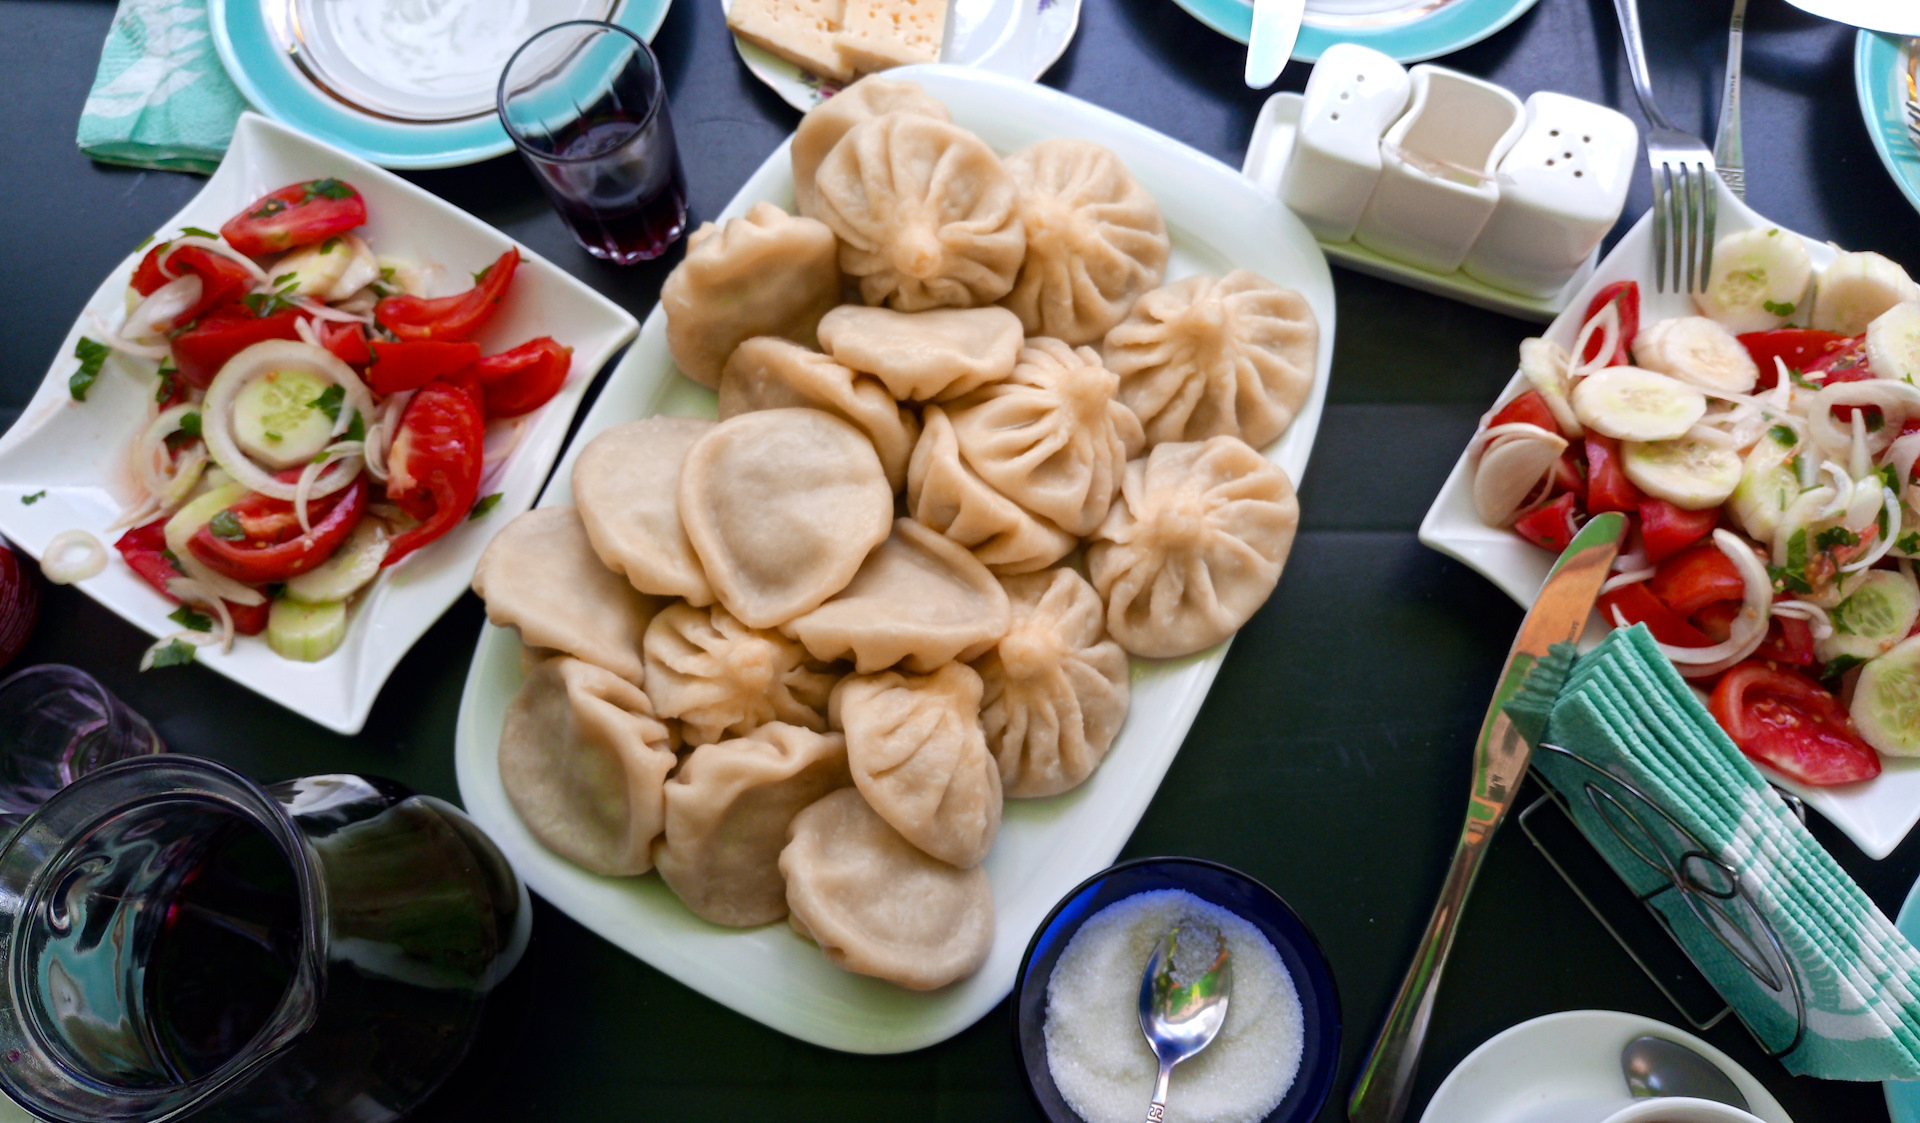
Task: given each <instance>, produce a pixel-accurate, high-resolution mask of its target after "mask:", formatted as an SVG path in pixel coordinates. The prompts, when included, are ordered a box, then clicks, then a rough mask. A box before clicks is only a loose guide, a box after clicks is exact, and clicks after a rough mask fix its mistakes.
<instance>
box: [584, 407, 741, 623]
mask: <svg viewBox="0 0 1920 1123" xmlns="http://www.w3.org/2000/svg"><path fill="white" fill-rule="evenodd" d="M711 428H713V422H711V421H708V420H706V419H704V418H697V417H649V418H647V419H646V420H644V421H629V422H627V423H626V424H624V425H615V426H614V427H613V428H611V429H608V430H607V431H605V432H603V433H601V434H600V435H599V436H597V437H595V438H593V439H592V440H591V441H588V442H587V447H585V448H583V449H581V450H580V456H579V458H578V459H576V460H575V461H574V462H573V501H574V502H575V503H576V504H578V505H579V509H580V521H581V522H582V523H583V524H585V526H586V530H587V540H588V541H590V542H591V543H592V544H593V549H594V552H595V553H596V554H598V555H599V556H600V560H601V561H602V562H604V563H606V565H607V568H609V569H612V570H614V571H616V572H618V573H624V574H626V577H627V580H628V581H629V582H631V583H632V585H633V587H634V588H636V589H639V590H640V591H641V592H645V593H655V594H658V595H660V596H664V597H681V598H684V599H685V600H686V602H687V603H688V604H695V605H703V604H712V603H713V590H712V589H711V588H710V587H708V585H707V575H706V572H705V571H704V570H702V569H701V568H700V559H699V557H698V556H696V555H695V554H694V552H693V546H692V544H690V543H689V542H688V541H687V532H686V531H685V530H684V529H683V528H682V527H681V525H680V502H679V496H680V489H679V487H678V486H677V485H678V484H679V482H680V465H681V463H682V462H684V461H685V460H686V458H687V450H688V449H690V448H692V447H693V442H695V441H697V440H699V439H700V438H701V436H703V435H704V434H705V433H706V431H707V430H709V429H711Z"/></svg>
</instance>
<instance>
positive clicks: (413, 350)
mask: <svg viewBox="0 0 1920 1123" xmlns="http://www.w3.org/2000/svg"><path fill="white" fill-rule="evenodd" d="M369 346H370V347H371V348H372V350H373V365H372V366H369V367H368V368H367V385H368V386H369V387H371V388H372V389H373V392H374V393H376V394H398V393H400V392H401V391H403V390H418V389H419V388H420V387H422V386H425V385H426V384H427V383H429V382H432V381H433V380H434V379H436V378H439V377H441V376H442V375H448V374H452V373H454V372H455V371H459V370H464V369H465V368H467V367H469V366H471V365H473V362H474V360H476V359H478V358H479V357H480V345H479V344H478V343H467V342H462V341H455V340H439V339H403V340H401V341H399V342H398V343H387V342H384V341H382V340H375V341H374V342H373V343H371V344H369Z"/></svg>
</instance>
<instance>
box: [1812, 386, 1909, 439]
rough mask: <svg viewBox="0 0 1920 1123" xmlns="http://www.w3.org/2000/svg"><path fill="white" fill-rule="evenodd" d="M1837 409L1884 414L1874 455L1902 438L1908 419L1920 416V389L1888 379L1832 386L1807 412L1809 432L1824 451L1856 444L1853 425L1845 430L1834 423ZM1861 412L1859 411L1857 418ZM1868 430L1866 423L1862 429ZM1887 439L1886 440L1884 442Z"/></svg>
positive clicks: (1876, 435) (1876, 437)
mask: <svg viewBox="0 0 1920 1123" xmlns="http://www.w3.org/2000/svg"><path fill="white" fill-rule="evenodd" d="M1836 406H1872V407H1874V408H1876V409H1878V410H1879V411H1880V419H1881V425H1880V428H1879V430H1878V431H1877V432H1875V433H1873V434H1871V436H1870V437H1869V443H1870V444H1876V445H1878V447H1877V448H1874V449H1872V450H1871V451H1873V452H1874V453H1879V452H1884V451H1885V450H1886V449H1887V447H1888V446H1889V445H1891V444H1893V439H1894V438H1895V437H1897V436H1899V434H1900V427H1901V426H1902V425H1904V424H1906V420H1907V418H1908V417H1910V416H1912V415H1914V414H1916V413H1920V388H1917V387H1913V386H1909V385H1907V384H1906V383H1904V382H1895V381H1893V380H1891V379H1886V378H1875V379H1870V380H1868V381H1866V382H1830V383H1828V384H1827V385H1825V386H1823V387H1821V388H1820V392H1819V393H1817V394H1815V395H1814V396H1813V402H1812V404H1811V405H1810V406H1809V407H1808V409H1807V411H1806V416H1807V428H1808V432H1809V433H1810V434H1811V435H1812V436H1813V439H1814V443H1816V444H1818V445H1820V447H1822V448H1826V449H1831V450H1833V451H1836V452H1837V451H1839V450H1840V449H1843V448H1847V447H1848V446H1849V445H1851V444H1852V442H1853V432H1852V423H1851V421H1849V422H1848V427H1847V428H1846V429H1841V428H1840V426H1839V424H1838V423H1837V422H1835V421H1834V419H1833V410H1834V407H1836ZM1858 412H1859V411H1858V410H1855V413H1856V415H1857V414H1858ZM1862 427H1863V428H1864V423H1863V425H1862ZM1883 438H1884V439H1883Z"/></svg>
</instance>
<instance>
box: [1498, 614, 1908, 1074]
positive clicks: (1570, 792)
mask: <svg viewBox="0 0 1920 1123" xmlns="http://www.w3.org/2000/svg"><path fill="white" fill-rule="evenodd" d="M1539 672H1547V674H1546V677H1547V678H1549V679H1553V678H1557V677H1558V676H1559V674H1560V668H1559V667H1557V666H1552V667H1550V666H1549V665H1548V664H1547V663H1545V662H1543V664H1542V666H1541V667H1540V668H1539V671H1538V672H1536V673H1539ZM1527 685H1528V686H1529V687H1531V686H1532V685H1533V683H1532V682H1531V680H1529V682H1528V684H1527ZM1538 694H1539V691H1537V690H1536V691H1532V692H1531V695H1527V694H1523V696H1522V699H1528V698H1531V700H1532V701H1533V702H1534V704H1533V705H1530V706H1523V705H1519V704H1517V703H1520V702H1521V701H1522V699H1516V704H1510V709H1509V714H1510V716H1512V717H1513V718H1514V719H1515V720H1516V722H1519V721H1521V720H1522V719H1523V718H1527V719H1533V720H1537V712H1538V704H1537V695H1538ZM1545 740H1546V742H1547V743H1548V744H1551V745H1558V746H1560V747H1562V748H1564V749H1567V750H1569V751H1571V752H1572V753H1574V754H1576V755H1577V756H1578V757H1580V758H1581V759H1582V760H1584V761H1586V762H1587V763H1588V764H1590V765H1592V766H1593V767H1594V768H1597V769H1599V770H1601V771H1603V772H1605V773H1606V774H1607V775H1608V776H1611V777H1612V778H1613V779H1615V780H1619V781H1624V782H1625V783H1627V784H1630V785H1632V786H1633V787H1634V788H1635V789H1637V790H1638V791H1639V792H1640V793H1641V794H1642V795H1644V796H1645V797H1646V798H1647V799H1648V800H1649V801H1651V802H1652V803H1653V804H1654V805H1656V806H1657V807H1658V808H1659V810H1660V811H1664V812H1665V813H1666V815H1668V816H1671V817H1672V820H1673V822H1674V823H1677V824H1678V825H1679V826H1680V827H1682V828H1684V829H1685V830H1686V831H1687V832H1689V833H1690V834H1692V835H1693V837H1694V838H1696V839H1698V840H1699V841H1700V843H1701V844H1702V845H1703V846H1704V847H1705V848H1706V850H1707V851H1708V852H1709V853H1710V854H1711V855H1712V856H1713V857H1714V858H1715V859H1717V860H1718V861H1719V862H1721V863H1724V864H1725V865H1726V866H1727V867H1728V868H1730V869H1732V870H1733V871H1734V872H1735V873H1736V874H1737V875H1738V876H1739V879H1740V882H1741V884H1742V885H1743V886H1744V887H1745V888H1746V890H1747V893H1748V894H1749V896H1750V898H1751V900H1752V903H1753V908H1754V910H1755V911H1756V912H1757V914H1758V915H1759V916H1760V917H1763V918H1765V920H1766V921H1767V922H1768V924H1770V925H1771V927H1772V929H1773V931H1774V932H1775V933H1776V934H1777V935H1778V937H1779V941H1780V949H1781V951H1782V952H1784V954H1785V956H1786V958H1787V959H1788V960H1789V961H1791V963H1792V965H1793V968H1794V970H1795V973H1796V974H1797V976H1798V979H1799V990H1800V994H1801V1000H1802V1001H1803V1002H1804V1004H1805V1017H1804V1022H1805V1026H1804V1030H1803V1031H1801V1032H1800V1038H1799V1041H1798V1043H1797V1044H1795V1045H1794V1047H1793V1048H1792V1050H1791V1051H1790V1052H1788V1053H1787V1054H1786V1055H1785V1056H1784V1057H1783V1058H1782V1063H1784V1064H1785V1065H1786V1067H1787V1070H1788V1071H1789V1072H1792V1073H1795V1074H1798V1075H1804V1076H1818V1077H1823V1078H1825V1079H1829V1080H1915V1079H1920V951H1916V950H1915V948H1914V947H1913V945H1912V944H1910V943H1909V942H1908V941H1907V939H1906V937H1904V936H1902V935H1901V934H1900V933H1899V932H1898V931H1896V930H1895V929H1894V926H1893V924H1892V922H1891V921H1889V920H1888V919H1887V917H1886V915H1885V914H1883V913H1882V912H1881V911H1880V910H1879V909H1878V908H1877V907H1875V906H1874V904H1873V902H1872V901H1871V900H1870V899H1869V898H1868V897H1867V895H1866V893H1864V892H1863V891H1861V889H1860V887H1859V886H1858V885H1856V884H1855V883H1854V881H1853V879H1852V878H1851V877H1849V876H1848V875H1847V873H1846V871H1844V870H1842V869H1841V868H1840V866H1839V864H1838V863H1837V862H1835V861H1834V860H1833V856H1832V855H1831V854H1828V853H1827V851H1826V849H1825V848H1824V847H1822V846H1821V845H1820V844H1819V843H1818V842H1816V841H1815V840H1814V838H1813V836H1812V835H1811V834H1809V833H1808V832H1807V829H1806V827H1805V826H1804V825H1802V824H1801V822H1800V821H1799V820H1798V819H1797V818H1795V817H1794V815H1793V812H1792V811H1791V810H1790V809H1789V808H1788V807H1787V805H1786V803H1785V802H1784V801H1782V800H1781V799H1780V797H1779V794H1778V793H1776V792H1775V791H1774V790H1773V788H1772V787H1771V786H1769V785H1768V784H1767V782H1766V780H1765V779H1763V778H1762V777H1761V775H1760V773H1759V772H1758V771H1757V770H1756V769H1755V768H1754V767H1753V765H1752V764H1751V763H1749V762H1748V760H1747V758H1746V757H1745V756H1743V755H1742V754H1741V752H1740V750H1739V749H1737V748H1736V747H1734V744H1733V742H1732V741H1731V740H1729V739H1728V738H1727V735H1726V734H1725V733H1724V732H1722V731H1721V729H1720V727H1719V725H1718V724H1717V723H1716V722H1715V721H1714V720H1713V716H1712V715H1711V714H1709V713H1708V712H1707V710H1706V708H1705V707H1704V706H1702V705H1701V704H1700V701H1699V699H1698V698H1697V697H1696V696H1695V695H1694V693H1693V691H1692V690H1691V689H1690V688H1689V687H1688V686H1687V683H1686V680H1684V679H1682V678H1681V677H1680V675H1679V673H1678V672H1677V671H1675V670H1674V668H1673V664H1671V663H1670V662H1668V661H1667V659H1666V657H1665V656H1663V655H1661V654H1660V650H1659V648H1658V646H1657V645H1656V644H1655V643H1654V641H1653V637H1652V635H1651V634H1650V633H1649V632H1648V631H1647V629H1646V628H1645V627H1644V626H1641V625H1636V626H1634V627H1632V628H1625V629H1620V630H1617V631H1614V632H1613V633H1611V634H1609V635H1608V636H1607V638H1606V639H1605V640H1603V641H1601V643H1600V645H1599V646H1598V647H1596V648H1594V649H1593V650H1592V651H1591V652H1588V653H1587V654H1586V655H1585V656H1583V657H1581V658H1580V659H1579V660H1578V662H1576V663H1575V664H1574V666H1573V668H1572V670H1571V671H1570V672H1566V674H1565V683H1564V685H1562V686H1561V687H1560V690H1559V694H1558V697H1557V698H1556V699H1555V700H1554V702H1553V705H1552V709H1551V713H1550V716H1549V719H1548V722H1547V728H1546V737H1545ZM1533 759H1534V766H1535V767H1536V768H1537V769H1539V771H1540V772H1541V774H1542V775H1543V776H1544V777H1545V778H1546V779H1547V781H1548V782H1549V783H1551V784H1552V785H1553V786H1554V788H1555V789H1556V790H1558V791H1559V792H1560V793H1561V794H1562V796H1563V797H1565V799H1566V802H1567V804H1568V806H1569V808H1570V809H1571V810H1572V813H1573V818H1574V821H1575V822H1576V823H1577V824H1578V825H1579V827H1580V830H1581V832H1582V833H1583V834H1585V835H1586V837H1587V839H1588V840H1589V841H1591V842H1592V843H1593V844H1594V846H1595V847H1596V848H1597V849H1598V850H1599V851H1600V853H1601V854H1602V856H1604V857H1605V858H1606V860H1607V862H1608V864H1609V865H1611V866H1612V867H1613V868H1614V870H1615V871H1616V872H1618V873H1619V874H1620V875H1621V877H1622V878H1623V879H1624V880H1625V881H1626V882H1627V884H1628V885H1629V886H1631V887H1632V889H1633V890H1634V892H1635V893H1636V894H1639V895H1642V896H1646V897H1649V904H1651V905H1652V906H1653V908H1655V909H1656V910H1657V911H1658V912H1659V913H1660V914H1661V916H1662V917H1663V918H1664V919H1665V920H1666V921H1667V922H1668V927H1669V928H1671V930H1672V931H1673V933H1674V936H1675V938H1677V939H1678V940H1679V941H1680V943H1681V945H1682V946H1683V947H1685V948H1686V949H1687V951H1688V952H1689V953H1690V954H1691V955H1692V957H1693V959H1694V962H1695V963H1698V964H1699V965H1700V966H1701V968H1702V970H1703V971H1704V972H1705V973H1706V975H1707V977H1708V978H1709V979H1710V980H1711V981H1712V983H1713V984H1714V986H1715V988H1716V989H1718V990H1719V992H1720V994H1721V996H1722V997H1723V998H1725V999H1726V1000H1727V1002H1728V1003H1729V1004H1731V1005H1732V1006H1733V1008H1734V1009H1735V1010H1736V1011H1738V1012H1739V1013H1740V1015H1741V1017H1742V1018H1743V1019H1744V1020H1745V1021H1746V1022H1747V1024H1748V1025H1749V1026H1751V1027H1752V1028H1753V1029H1754V1031H1755V1033H1756V1034H1757V1036H1759V1037H1760V1038H1761V1039H1762V1041H1763V1042H1765V1043H1766V1044H1767V1045H1769V1046H1770V1047H1774V1048H1783V1047H1785V1046H1786V1045H1787V1044H1788V1043H1789V1042H1791V1041H1793V1038H1794V1035H1795V1032H1796V1027H1797V1026H1798V1024H1799V1022H1800V1021H1801V1019H1800V1017H1799V1016H1798V1015H1797V1013H1796V1008H1795V1003H1794V998H1793V992H1792V989H1791V988H1790V987H1785V986H1781V987H1768V986H1766V985H1763V983H1762V982H1761V981H1760V980H1759V979H1757V978H1756V977H1755V974H1754V973H1753V972H1752V971H1751V970H1750V969H1749V967H1748V965H1747V964H1744V963H1743V962H1742V961H1741V959H1740V958H1739V957H1737V956H1736V954H1735V953H1734V952H1733V951H1730V950H1729V949H1728V947H1727V946H1726V945H1725V944H1723V943H1722V942H1721V941H1720V940H1719V939H1717V938H1715V936H1714V934H1713V932H1712V930H1711V929H1710V927H1709V925H1717V926H1721V927H1722V929H1723V931H1728V930H1731V929H1729V928H1728V927H1727V925H1726V922H1725V921H1723V920H1721V919H1720V918H1719V917H1718V916H1717V915H1716V914H1715V913H1714V912H1713V911H1710V910H1709V909H1708V908H1707V907H1706V906H1707V905H1710V904H1711V903H1712V902H1713V899H1712V898H1711V897H1706V896H1696V898H1695V904H1692V905H1690V904H1689V901H1688V898H1687V897H1686V896H1684V895H1682V894H1681V893H1679V892H1676V891H1672V890H1667V891H1664V892H1659V890H1661V889H1662V887H1663V886H1666V885H1668V884H1669V883H1670V881H1671V875H1672V873H1673V872H1675V871H1681V870H1690V871H1691V872H1692V873H1693V875H1694V877H1695V880H1696V881H1697V882H1699V883H1701V884H1704V885H1707V886H1713V885H1715V883H1716V880H1717V879H1718V877H1719V875H1718V874H1716V873H1715V872H1714V870H1713V869H1712V868H1711V867H1710V866H1708V865H1707V864H1706V863H1703V862H1699V861H1695V862H1693V863H1690V864H1687V865H1685V866H1684V867H1683V866H1682V864H1681V863H1679V862H1678V861H1677V859H1678V858H1679V857H1680V855H1682V854H1684V853H1685V851H1686V849H1687V845H1688V844H1686V843H1685V842H1684V841H1683V838H1682V836H1681V835H1679V834H1678V832H1676V831H1674V830H1673V828H1672V826H1671V825H1670V824H1669V823H1668V822H1667V821H1666V819H1665V818H1663V817H1662V816H1660V815H1658V814H1657V813H1655V812H1653V811H1652V810H1651V809H1649V808H1647V807H1646V805H1645V804H1639V803H1637V801H1635V800H1633V799H1632V798H1631V797H1629V796H1626V795H1625V793H1624V792H1623V790H1622V789H1621V788H1620V787H1619V786H1618V785H1616V784H1613V783H1611V782H1610V781H1608V780H1606V779H1604V778H1600V777H1597V776H1596V774H1595V773H1594V772H1593V771H1591V770H1589V769H1588V768H1587V767H1585V766H1583V765H1582V764H1580V763H1579V762H1578V761H1574V760H1569V759H1567V758H1566V757H1564V756H1561V755H1559V754H1556V753H1554V752H1551V751H1546V750H1543V751H1540V752H1537V753H1535V755H1534V758H1533ZM1590 785H1591V786H1590ZM1593 793H1604V794H1601V795H1600V796H1599V797H1598V798H1595V797H1594V794H1593ZM1608 796H1611V797H1612V800H1611V801H1610V800H1609V799H1608V798H1607V797H1608ZM1628 810H1631V811H1633V812H1634V815H1633V818H1631V819H1630V818H1628V817H1627V815H1626V814H1625V812H1626V811H1628ZM1636 820H1637V821H1636ZM1630 843H1631V844H1632V845H1629V844H1630ZM1636 850H1638V851H1639V853H1638V854H1636ZM1643 854H1644V855H1646V856H1647V857H1651V858H1653V859H1654V860H1655V862H1658V863H1662V864H1663V865H1665V866H1670V867H1672V868H1670V869H1668V868H1660V867H1657V866H1656V865H1650V864H1649V863H1648V861H1646V860H1644V859H1643V857H1641V856H1640V855H1643ZM1661 854H1665V855H1666V857H1665V858H1662V857H1661V856H1660V855H1661ZM1729 911H1730V912H1731V913H1733V914H1734V915H1736V916H1740V915H1743V914H1744V910H1742V909H1740V908H1738V907H1734V908H1731V909H1729ZM1739 927H1740V924H1739V923H1736V924H1735V925H1733V926H1732V929H1738V928H1739ZM1747 927H1748V928H1750V929H1751V931H1750V932H1749V934H1748V937H1749V938H1752V944H1751V946H1748V945H1747V944H1746V943H1745V941H1744V940H1743V938H1742V937H1741V936H1739V935H1735V936H1734V937H1733V943H1734V944H1735V946H1736V947H1739V948H1741V949H1742V950H1743V951H1744V953H1745V955H1746V958H1747V959H1749V960H1752V961H1753V962H1754V963H1756V964H1765V963H1766V961H1767V960H1768V959H1769V958H1770V956H1771V952H1770V951H1769V950H1768V949H1769V948H1770V944H1768V943H1767V942H1766V941H1765V937H1764V936H1763V935H1760V934H1759V928H1758V926H1757V925H1748V926H1747ZM1754 937H1757V938H1754ZM1779 981H1781V982H1784V979H1781V980H1779Z"/></svg>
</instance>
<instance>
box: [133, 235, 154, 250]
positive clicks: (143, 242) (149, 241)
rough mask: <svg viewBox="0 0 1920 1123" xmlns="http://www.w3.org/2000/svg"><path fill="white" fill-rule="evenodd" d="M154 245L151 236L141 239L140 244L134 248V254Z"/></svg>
mask: <svg viewBox="0 0 1920 1123" xmlns="http://www.w3.org/2000/svg"><path fill="white" fill-rule="evenodd" d="M152 244H153V235H151V234H149V235H147V236H146V237H144V238H142V239H140V244H139V245H137V246H135V247H133V252H134V253H139V252H140V251H141V250H144V249H146V248H147V247H148V246H150V245H152Z"/></svg>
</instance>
